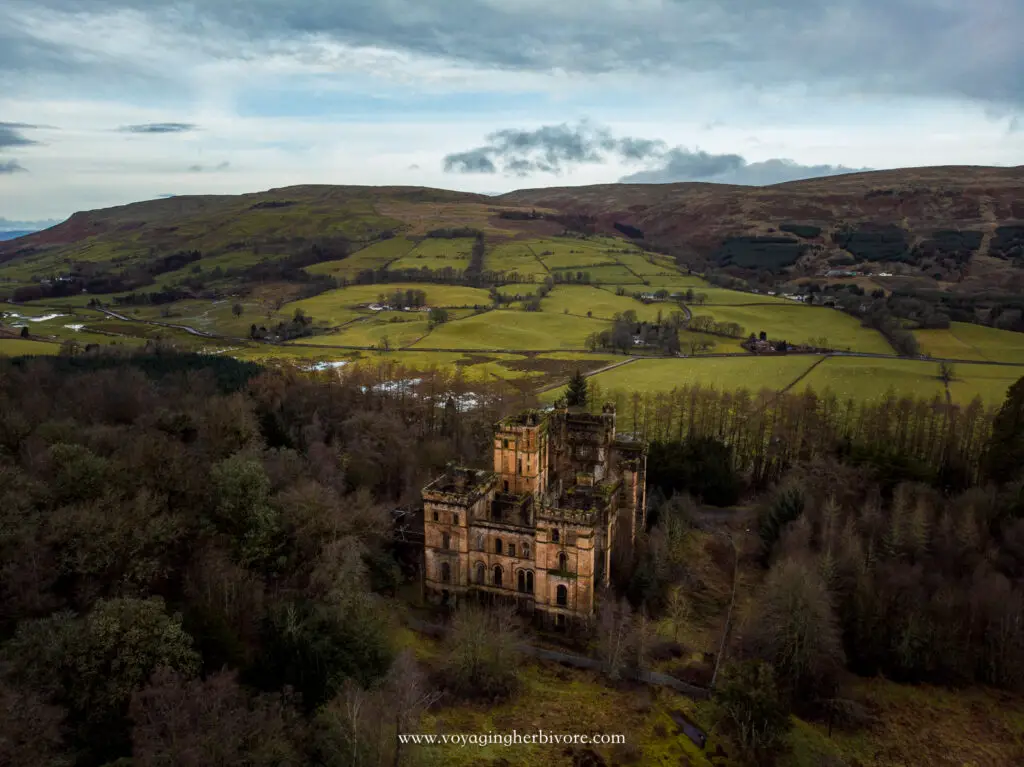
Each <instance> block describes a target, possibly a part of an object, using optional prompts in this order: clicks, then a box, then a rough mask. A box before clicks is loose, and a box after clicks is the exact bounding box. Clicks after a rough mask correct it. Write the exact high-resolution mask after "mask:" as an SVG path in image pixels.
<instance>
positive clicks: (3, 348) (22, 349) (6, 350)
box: [0, 338, 60, 357]
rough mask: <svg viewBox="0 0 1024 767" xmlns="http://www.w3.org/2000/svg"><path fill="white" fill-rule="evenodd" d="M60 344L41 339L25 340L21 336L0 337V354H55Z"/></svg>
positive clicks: (9, 355)
mask: <svg viewBox="0 0 1024 767" xmlns="http://www.w3.org/2000/svg"><path fill="white" fill-rule="evenodd" d="M59 352H60V346H59V345H57V344H48V343H45V342H43V341H27V340H25V339H22V338H0V356H4V357H20V356H22V355H30V354H36V355H41V354H47V355H51V354H57V353H59Z"/></svg>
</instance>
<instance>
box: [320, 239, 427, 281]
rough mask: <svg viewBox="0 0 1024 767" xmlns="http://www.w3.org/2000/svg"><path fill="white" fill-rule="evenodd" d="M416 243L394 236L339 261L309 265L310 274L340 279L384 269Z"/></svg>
mask: <svg viewBox="0 0 1024 767" xmlns="http://www.w3.org/2000/svg"><path fill="white" fill-rule="evenodd" d="M414 247H416V243H414V242H413V241H412V240H408V239H406V238H405V237H392V238H391V239H388V240H382V241H381V242H375V243H374V244H373V245H370V246H369V247H366V248H363V249H362V250H358V251H356V252H355V253H353V254H352V255H350V256H348V257H347V258H343V259H340V260H338V261H324V262H323V263H320V264H313V265H312V266H307V267H306V271H307V272H309V273H310V274H329V275H331V276H332V277H337V278H339V279H341V278H346V279H353V278H354V277H355V276H356V275H358V274H359V273H360V272H362V271H365V270H367V269H382V268H384V267H386V266H387V265H388V264H390V263H391V262H392V261H395V260H397V259H399V258H401V257H402V256H404V255H406V254H407V253H409V252H410V251H411V250H412V249H413V248H414Z"/></svg>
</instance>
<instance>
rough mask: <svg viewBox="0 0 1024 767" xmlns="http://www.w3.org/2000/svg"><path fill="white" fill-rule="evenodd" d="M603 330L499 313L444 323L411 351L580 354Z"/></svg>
mask: <svg viewBox="0 0 1024 767" xmlns="http://www.w3.org/2000/svg"><path fill="white" fill-rule="evenodd" d="M607 326H608V323H606V322H600V321H598V320H591V319H586V318H581V317H573V316H571V315H566V314H548V313H545V312H524V311H518V310H515V309H503V310H496V311H490V312H486V313H484V314H477V315H474V316H472V317H468V318H466V319H464V320H457V321H453V322H446V323H445V324H444V325H441V326H440V327H438V328H435V329H434V331H433V332H432V333H431V334H430V335H428V336H427V337H426V338H424V339H423V340H422V341H420V342H419V343H417V344H415V346H414V348H415V347H422V348H439V349H501V350H506V349H507V350H511V351H529V350H534V349H578V350H582V349H584V348H585V343H586V340H587V336H589V335H590V334H591V333H594V332H596V331H600V330H603V329H604V328H606V327H607Z"/></svg>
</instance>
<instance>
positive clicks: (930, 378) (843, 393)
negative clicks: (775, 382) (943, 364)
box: [797, 357, 945, 400]
mask: <svg viewBox="0 0 1024 767" xmlns="http://www.w3.org/2000/svg"><path fill="white" fill-rule="evenodd" d="M938 372H939V366H938V363H934V362H933V363H923V362H917V361H915V360H901V359H891V360H882V359H864V358H857V357H830V358H829V359H826V360H825V361H824V362H822V363H821V364H820V365H818V366H817V367H816V368H814V370H812V371H811V372H810V373H809V374H808V376H807V377H806V378H805V379H804V380H803V381H801V382H800V385H799V386H798V387H797V388H798V390H803V389H805V388H808V387H809V388H811V389H814V391H815V392H817V393H818V394H824V393H825V392H826V390H828V391H831V392H832V393H833V394H835V395H836V396H838V397H839V398H840V399H844V400H845V399H851V398H852V399H876V398H880V397H883V396H884V395H885V394H886V392H888V391H890V390H891V391H893V392H895V394H896V395H897V396H900V397H925V398H931V397H934V396H935V395H939V396H945V394H944V391H945V389H944V387H943V385H942V381H941V380H939V377H938Z"/></svg>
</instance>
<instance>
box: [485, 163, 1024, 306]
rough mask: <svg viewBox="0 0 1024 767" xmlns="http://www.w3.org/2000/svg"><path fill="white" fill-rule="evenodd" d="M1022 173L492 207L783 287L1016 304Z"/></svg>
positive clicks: (1021, 283)
mask: <svg viewBox="0 0 1024 767" xmlns="http://www.w3.org/2000/svg"><path fill="white" fill-rule="evenodd" d="M1022 192H1024V166H1021V167H1016V168H987V167H954V166H950V167H937V168H908V169H902V170H891V171H876V172H870V173H851V174H847V175H842V176H832V177H828V178H819V179H811V180H807V181H794V182H788V183H784V184H777V185H775V186H769V187H742V186H728V185H721V184H704V183H683V184H657V185H654V184H605V185H599V186H586V187H560V188H546V189H527V190H521V191H516V192H511V193H509V194H505V195H502V196H501V197H498V198H497V200H498V201H499V202H502V203H505V204H508V205H517V206H527V205H529V206H537V207H545V208H554V209H557V210H560V211H562V212H563V213H565V214H572V215H575V216H577V217H579V218H580V219H582V220H584V221H586V223H587V224H588V225H589V226H590V227H591V228H592V229H593V230H594V231H598V232H604V233H608V234H620V235H621V234H627V235H633V236H634V237H633V239H635V240H637V241H643V242H645V243H647V244H648V245H650V246H652V247H656V248H660V249H663V250H665V251H666V252H670V253H672V254H674V255H676V256H678V257H680V258H682V259H684V260H685V261H687V262H689V263H691V264H693V265H696V266H704V265H712V266H718V267H721V268H725V269H732V270H733V271H735V272H737V273H740V274H742V273H744V272H752V271H757V270H762V269H768V270H770V271H773V272H775V273H777V274H780V275H786V276H810V275H815V274H817V273H819V272H821V271H822V270H825V269H828V268H835V269H838V270H851V271H854V270H873V271H874V272H875V273H879V272H883V271H884V272H888V273H892V274H894V275H896V277H895V280H896V281H895V282H894V284H896V285H904V286H908V287H913V288H917V289H940V290H949V291H952V292H963V293H977V292H984V291H1007V290H1008V291H1009V292H1015V293H1020V292H1024V194H1022Z"/></svg>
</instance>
